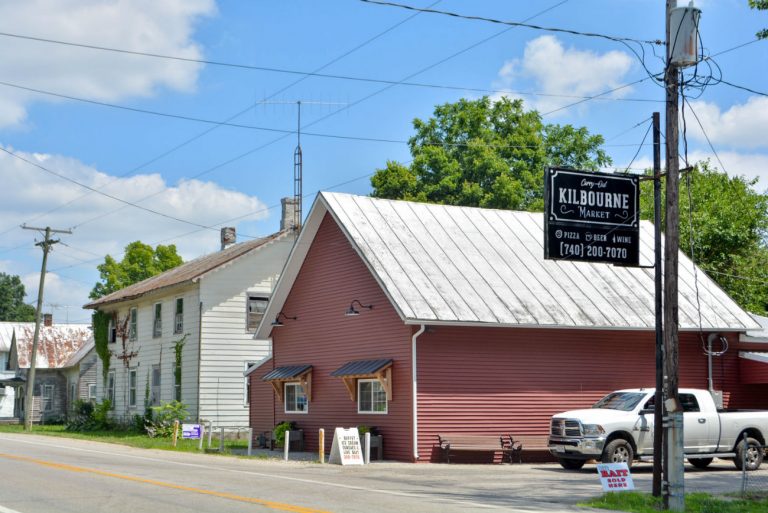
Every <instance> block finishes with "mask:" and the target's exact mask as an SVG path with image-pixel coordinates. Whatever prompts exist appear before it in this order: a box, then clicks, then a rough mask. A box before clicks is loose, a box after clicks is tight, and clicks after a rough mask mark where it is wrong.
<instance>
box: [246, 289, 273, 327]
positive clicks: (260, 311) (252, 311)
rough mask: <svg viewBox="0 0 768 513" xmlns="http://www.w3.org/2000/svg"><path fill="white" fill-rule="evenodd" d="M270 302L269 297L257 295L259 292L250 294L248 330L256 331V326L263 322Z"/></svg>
mask: <svg viewBox="0 0 768 513" xmlns="http://www.w3.org/2000/svg"><path fill="white" fill-rule="evenodd" d="M268 303H269V298H268V297H265V296H262V295H257V294H248V320H247V322H248V331H249V332H253V331H256V328H258V327H259V323H260V322H261V319H262V318H263V317H264V312H266V311H267V304H268Z"/></svg>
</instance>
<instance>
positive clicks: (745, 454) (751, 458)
mask: <svg viewBox="0 0 768 513" xmlns="http://www.w3.org/2000/svg"><path fill="white" fill-rule="evenodd" d="M745 462H746V464H747V465H746V467H747V470H757V469H758V468H760V464H761V463H762V462H763V446H762V445H760V442H758V441H757V440H755V439H754V438H747V439H746V441H745V440H742V441H741V442H739V445H737V446H736V458H734V460H733V463H734V464H735V465H736V468H737V469H739V470H744V463H745Z"/></svg>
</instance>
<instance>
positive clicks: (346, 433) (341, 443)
mask: <svg viewBox="0 0 768 513" xmlns="http://www.w3.org/2000/svg"><path fill="white" fill-rule="evenodd" d="M328 463H334V464H336V465H363V463H364V462H363V450H362V448H361V447H360V433H359V432H358V431H357V428H350V429H344V428H338V427H337V428H336V431H334V433H333V443H332V444H331V456H330V457H329V458H328Z"/></svg>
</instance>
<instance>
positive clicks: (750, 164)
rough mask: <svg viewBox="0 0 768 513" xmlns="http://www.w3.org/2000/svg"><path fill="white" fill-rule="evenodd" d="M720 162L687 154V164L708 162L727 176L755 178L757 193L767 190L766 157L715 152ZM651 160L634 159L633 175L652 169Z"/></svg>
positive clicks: (702, 153)
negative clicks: (723, 171) (756, 180)
mask: <svg viewBox="0 0 768 513" xmlns="http://www.w3.org/2000/svg"><path fill="white" fill-rule="evenodd" d="M717 154H718V156H719V157H720V160H721V161H722V162H723V164H722V165H720V161H718V159H717V157H716V156H715V155H714V154H713V153H711V152H708V151H703V150H695V151H692V152H689V153H688V162H690V163H691V164H694V163H696V162H701V161H706V160H709V161H710V164H711V165H712V166H713V167H716V168H717V169H719V170H721V171H722V170H723V166H724V167H725V171H726V172H727V173H728V175H729V176H744V177H746V178H748V179H752V178H757V179H758V182H757V184H756V186H755V189H756V190H757V191H758V192H765V191H766V190H768V155H767V154H764V153H739V152H734V151H719V152H717ZM627 164H629V162H623V163H622V164H621V165H617V166H615V167H610V168H607V169H606V171H609V172H612V171H614V170H616V169H619V170H623V169H624V168H626V166H627ZM661 165H662V167H664V165H665V164H664V161H663V160H662V164H661ZM684 165H685V163H684V162H683V161H682V156H681V160H680V167H683V166H684ZM652 168H653V160H651V159H650V158H648V157H641V158H638V159H636V160H635V161H634V162H633V163H632V170H633V172H634V173H638V172H640V171H641V170H643V169H652Z"/></svg>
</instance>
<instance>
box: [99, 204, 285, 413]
mask: <svg viewBox="0 0 768 513" xmlns="http://www.w3.org/2000/svg"><path fill="white" fill-rule="evenodd" d="M283 204H284V206H283V222H282V223H281V225H282V226H281V227H282V230H281V231H279V232H277V233H275V234H273V235H270V236H268V237H264V238H262V239H256V240H251V241H248V242H243V243H239V244H231V245H226V244H225V243H226V241H227V240H228V237H230V236H231V235H232V232H231V231H230V230H232V229H226V228H225V229H224V230H222V250H221V251H219V252H217V253H214V254H210V255H207V256H204V257H201V258H197V259H195V260H192V261H190V262H187V263H184V264H182V265H180V266H178V267H176V268H174V269H171V270H169V271H166V272H165V273H162V274H160V275H157V276H154V277H152V278H149V279H147V280H144V281H142V282H139V283H136V284H134V285H131V286H129V287H126V288H124V289H122V290H119V291H117V292H114V293H112V294H109V295H107V296H104V297H102V298H100V299H98V300H96V301H93V302H91V303H89V304H87V305H85V308H90V309H94V310H99V311H102V312H104V313H106V314H108V315H110V316H111V319H112V320H111V321H110V324H109V331H108V333H109V335H108V344H107V347H108V348H109V350H110V352H111V356H110V358H109V370H108V373H107V376H106V381H105V380H104V377H103V361H102V360H101V359H100V358H99V360H98V362H97V396H98V400H99V401H101V400H102V399H104V398H109V399H110V400H112V402H113V407H114V416H115V417H116V418H118V419H121V420H123V421H125V422H128V421H130V419H131V417H132V416H134V415H142V414H143V413H144V411H145V408H147V407H149V406H157V405H161V404H162V403H164V402H170V401H172V400H180V401H181V402H183V403H184V404H186V406H187V411H188V412H189V418H190V419H197V420H200V421H211V422H213V424H214V425H216V426H247V425H248V394H247V386H246V382H247V381H246V378H244V377H243V372H244V370H245V369H247V368H248V366H249V365H251V364H253V363H254V362H258V361H260V360H261V359H263V358H264V357H265V356H266V355H267V354H268V352H269V347H268V345H267V344H268V342H266V341H255V340H253V333H254V331H255V330H256V328H257V327H258V324H259V321H261V318H262V316H263V314H264V311H265V309H266V305H267V302H268V301H269V299H270V295H271V293H272V289H273V288H274V286H275V283H276V282H277V278H278V277H279V275H280V272H281V271H282V269H283V266H284V264H285V262H286V260H287V258H288V254H289V253H290V251H291V248H292V247H293V242H294V238H295V231H294V230H293V229H292V227H291V226H290V225H289V223H288V220H289V219H290V217H291V214H290V212H289V214H288V215H286V200H283ZM288 210H290V209H288ZM225 230H227V231H226V232H225ZM177 355H178V356H177Z"/></svg>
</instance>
